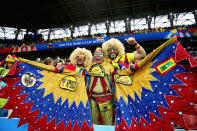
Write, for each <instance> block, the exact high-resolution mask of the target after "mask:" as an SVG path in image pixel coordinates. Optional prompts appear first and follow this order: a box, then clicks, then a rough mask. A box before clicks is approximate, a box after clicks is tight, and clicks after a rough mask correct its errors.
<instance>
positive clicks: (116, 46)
mask: <svg viewBox="0 0 197 131" xmlns="http://www.w3.org/2000/svg"><path fill="white" fill-rule="evenodd" d="M125 40H126V41H127V43H128V44H130V45H132V46H134V47H135V48H136V51H134V52H133V53H125V48H124V46H123V44H122V43H121V42H120V41H119V40H118V39H114V38H112V39H110V40H108V41H106V42H104V43H103V44H102V49H103V51H104V53H105V55H106V61H107V62H110V63H111V64H112V65H113V66H114V67H116V68H118V69H121V70H122V69H125V68H128V67H129V64H131V62H133V61H134V60H140V59H141V58H143V57H145V56H146V52H145V50H144V49H143V48H142V46H140V45H139V44H138V43H137V41H136V40H135V38H133V37H130V38H128V39H125Z"/></svg>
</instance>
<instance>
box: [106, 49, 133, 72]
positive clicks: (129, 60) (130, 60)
mask: <svg viewBox="0 0 197 131" xmlns="http://www.w3.org/2000/svg"><path fill="white" fill-rule="evenodd" d="M126 56H127V60H125V59H126ZM110 60H111V59H110V58H107V59H106V61H107V62H110ZM119 60H120V61H122V62H123V63H125V64H126V65H129V64H130V63H131V62H133V61H134V53H125V54H124V55H122V56H121V57H120V56H117V57H116V58H115V59H114V60H113V62H112V65H113V66H114V67H115V68H117V69H120V67H119V65H118V63H117V62H118V61H119Z"/></svg>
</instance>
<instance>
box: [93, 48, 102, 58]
mask: <svg viewBox="0 0 197 131" xmlns="http://www.w3.org/2000/svg"><path fill="white" fill-rule="evenodd" d="M97 56H99V57H103V56H104V53H103V50H102V49H101V48H100V47H98V48H96V50H95V51H94V57H97Z"/></svg>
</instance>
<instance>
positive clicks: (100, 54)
mask: <svg viewBox="0 0 197 131" xmlns="http://www.w3.org/2000/svg"><path fill="white" fill-rule="evenodd" d="M97 56H100V57H103V56H104V55H103V53H94V57H97Z"/></svg>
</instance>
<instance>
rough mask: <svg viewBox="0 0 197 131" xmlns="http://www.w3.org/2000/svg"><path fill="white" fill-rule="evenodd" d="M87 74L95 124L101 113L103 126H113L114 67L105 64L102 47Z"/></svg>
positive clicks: (95, 55) (96, 53) (97, 51)
mask: <svg viewBox="0 0 197 131" xmlns="http://www.w3.org/2000/svg"><path fill="white" fill-rule="evenodd" d="M87 72H88V75H89V76H90V79H89V84H88V85H87V87H88V96H89V101H90V107H91V113H92V120H93V123H95V124H97V123H98V118H99V112H100V113H101V117H102V121H103V124H105V125H112V123H113V109H112V101H113V100H112V99H113V94H114V93H113V90H112V85H111V83H112V81H111V80H112V74H113V72H114V67H113V66H112V65H111V64H110V63H108V62H104V53H103V51H102V49H101V48H100V47H98V48H96V50H95V51H94V63H92V64H91V65H89V66H88V67H87Z"/></svg>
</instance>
